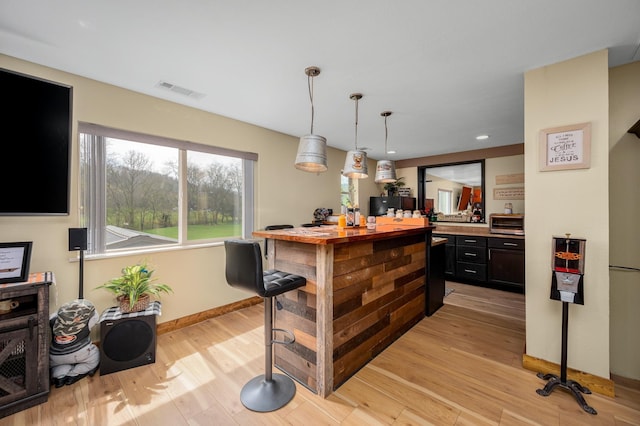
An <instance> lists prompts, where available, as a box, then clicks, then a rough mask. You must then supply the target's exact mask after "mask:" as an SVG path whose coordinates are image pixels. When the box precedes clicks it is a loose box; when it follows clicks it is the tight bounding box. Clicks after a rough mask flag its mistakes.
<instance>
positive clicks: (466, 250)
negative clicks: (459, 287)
mask: <svg viewBox="0 0 640 426" xmlns="http://www.w3.org/2000/svg"><path fill="white" fill-rule="evenodd" d="M456 277H458V278H462V279H465V280H472V281H479V282H484V281H486V280H487V239H486V238H485V237H475V236H458V237H456Z"/></svg>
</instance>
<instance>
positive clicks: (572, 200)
mask: <svg viewBox="0 0 640 426" xmlns="http://www.w3.org/2000/svg"><path fill="white" fill-rule="evenodd" d="M608 116H609V111H608V64H607V51H599V52H595V53H592V54H589V55H585V56H581V57H579V58H575V59H572V60H569V61H565V62H561V63H558V64H554V65H550V66H546V67H543V68H538V69H535V70H532V71H529V72H527V73H526V74H525V153H524V156H525V182H526V185H525V188H526V191H525V202H526V206H527V212H526V218H525V228H526V244H527V249H526V260H525V262H526V328H527V338H526V340H527V346H526V352H527V355H530V356H532V357H536V358H540V359H543V360H547V361H550V362H554V363H557V364H560V356H561V328H562V327H561V324H562V318H561V312H562V303H561V302H559V301H556V300H551V299H550V298H549V290H550V285H551V241H552V237H553V236H554V235H564V234H566V233H570V234H571V235H573V236H575V237H582V238H586V240H587V242H586V258H585V277H584V292H585V302H584V305H573V304H572V305H570V306H569V333H568V367H570V368H573V369H577V370H580V371H584V372H586V373H590V374H594V375H596V376H600V377H603V378H609V268H608V261H609V214H608V210H607V208H606V206H607V202H608V199H609V188H608V183H607V182H608V177H609V152H608V151H609V144H608V136H609V124H608V123H609V117H608ZM583 122H590V123H591V125H592V136H591V166H590V168H588V169H581V170H563V171H546V172H541V171H539V169H538V136H539V132H540V131H541V130H542V129H547V128H552V127H558V126H564V125H570V124H577V123H583Z"/></svg>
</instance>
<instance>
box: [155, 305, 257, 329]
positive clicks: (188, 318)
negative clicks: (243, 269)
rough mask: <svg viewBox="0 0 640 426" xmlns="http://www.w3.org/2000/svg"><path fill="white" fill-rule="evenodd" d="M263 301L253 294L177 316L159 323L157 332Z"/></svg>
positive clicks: (177, 327) (190, 323)
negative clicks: (222, 304)
mask: <svg viewBox="0 0 640 426" xmlns="http://www.w3.org/2000/svg"><path fill="white" fill-rule="evenodd" d="M258 303H262V297H258V296H253V297H250V298H249V299H244V300H239V301H237V302H233V303H230V304H228V305H224V306H218V307H217V308H213V309H208V310H206V311H204V312H198V313H197V314H193V315H188V316H186V317H182V318H177V319H174V320H171V321H166V322H163V323H160V324H158V326H157V328H156V332H157V334H158V335H160V334H164V333H169V332H171V331H175V330H179V329H181V328H183V327H187V326H189V325H193V324H197V323H199V322H202V321H205V320H208V319H210V318H215V317H219V316H220V315H224V314H227V313H229V312H233V311H236V310H238V309H242V308H248V307H249V306H253V305H257V304H258Z"/></svg>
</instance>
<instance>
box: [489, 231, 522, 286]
mask: <svg viewBox="0 0 640 426" xmlns="http://www.w3.org/2000/svg"><path fill="white" fill-rule="evenodd" d="M488 266H489V274H488V280H489V282H490V283H492V284H505V285H510V286H515V287H517V288H519V289H521V290H524V240H522V239H512V238H489V262H488Z"/></svg>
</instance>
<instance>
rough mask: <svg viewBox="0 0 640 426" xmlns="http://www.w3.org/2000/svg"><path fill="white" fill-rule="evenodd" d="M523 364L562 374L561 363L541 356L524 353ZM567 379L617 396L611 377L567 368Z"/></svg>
mask: <svg viewBox="0 0 640 426" xmlns="http://www.w3.org/2000/svg"><path fill="white" fill-rule="evenodd" d="M522 366H523V367H524V368H526V369H527V370H531V371H536V372H538V373H544V374H547V373H551V374H556V375H558V376H559V375H560V365H558V364H555V363H553V362H549V361H545V360H543V359H540V358H535V357H532V356H529V355H527V354H523V355H522ZM567 380H574V381H576V382H578V383H580V384H581V385H582V386H584V387H587V388H589V390H590V391H591V392H595V393H599V394H601V395H606V396H610V397H615V396H616V395H615V383H614V382H613V380H610V379H605V378H603V377H599V376H596V375H594V374H589V373H585V372H583V371H578V370H574V369H572V368H567Z"/></svg>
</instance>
